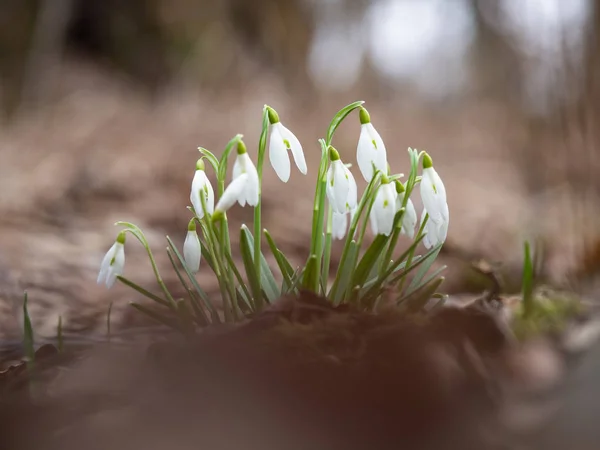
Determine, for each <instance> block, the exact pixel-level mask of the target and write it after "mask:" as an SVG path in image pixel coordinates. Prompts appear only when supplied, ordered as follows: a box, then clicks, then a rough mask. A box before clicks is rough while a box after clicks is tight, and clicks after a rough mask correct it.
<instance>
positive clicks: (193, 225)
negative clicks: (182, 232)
mask: <svg viewBox="0 0 600 450" xmlns="http://www.w3.org/2000/svg"><path fill="white" fill-rule="evenodd" d="M188 231H196V219H192V220H190V221H189V223H188Z"/></svg>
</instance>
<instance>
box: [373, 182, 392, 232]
mask: <svg viewBox="0 0 600 450" xmlns="http://www.w3.org/2000/svg"><path fill="white" fill-rule="evenodd" d="M395 194H396V189H395V188H394V186H393V185H392V183H388V184H383V185H381V186H380V187H379V189H378V190H377V195H376V197H375V202H374V204H373V208H372V210H371V211H372V212H373V213H374V217H375V222H376V228H377V233H378V234H385V235H386V236H389V235H390V233H391V232H392V228H393V226H394V216H395V215H396V195H395Z"/></svg>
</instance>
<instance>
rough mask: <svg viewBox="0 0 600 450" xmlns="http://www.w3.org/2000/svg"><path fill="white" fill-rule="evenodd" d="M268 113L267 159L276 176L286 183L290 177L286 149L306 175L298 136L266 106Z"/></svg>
mask: <svg viewBox="0 0 600 450" xmlns="http://www.w3.org/2000/svg"><path fill="white" fill-rule="evenodd" d="M267 108H268V113H269V123H270V125H269V130H270V134H271V135H270V138H269V161H270V162H271V166H273V170H275V173H276V174H277V176H278V177H279V178H280V179H281V181H283V182H284V183H287V182H288V180H289V179H290V166H291V165H290V158H289V156H288V150H290V151H291V152H292V156H293V158H294V162H295V163H296V166H297V167H298V170H299V171H300V173H302V174H303V175H306V172H307V167H306V160H305V159H304V152H303V151H302V145H301V144H300V141H299V140H298V138H297V137H296V136H295V135H294V133H292V132H291V131H290V130H288V129H287V128H286V127H285V126H283V124H282V123H281V122H280V121H279V116H278V114H277V112H275V110H274V109H273V108H270V107H267Z"/></svg>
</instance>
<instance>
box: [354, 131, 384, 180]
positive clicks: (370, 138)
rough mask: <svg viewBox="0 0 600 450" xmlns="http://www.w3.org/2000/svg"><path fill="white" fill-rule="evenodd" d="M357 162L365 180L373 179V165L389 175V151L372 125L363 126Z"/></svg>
mask: <svg viewBox="0 0 600 450" xmlns="http://www.w3.org/2000/svg"><path fill="white" fill-rule="evenodd" d="M356 160H357V162H358V167H359V168H360V172H361V173H362V176H363V177H364V179H365V180H366V181H367V182H369V181H371V178H373V164H374V165H375V167H376V168H377V169H379V170H380V171H382V172H383V173H387V151H386V149H385V144H384V143H383V140H382V139H381V136H379V133H378V132H377V130H376V129H375V128H374V127H373V125H372V124H371V123H365V124H363V125H361V129H360V137H359V138H358V147H357V150H356Z"/></svg>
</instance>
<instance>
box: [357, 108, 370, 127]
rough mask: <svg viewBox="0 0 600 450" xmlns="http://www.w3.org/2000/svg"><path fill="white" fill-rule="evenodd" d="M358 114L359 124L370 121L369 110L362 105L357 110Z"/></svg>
mask: <svg viewBox="0 0 600 450" xmlns="http://www.w3.org/2000/svg"><path fill="white" fill-rule="evenodd" d="M358 116H359V117H360V124H361V125H364V124H365V123H371V116H370V115H369V111H367V110H366V109H365V108H363V107H362V106H361V107H360V110H359V112H358Z"/></svg>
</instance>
